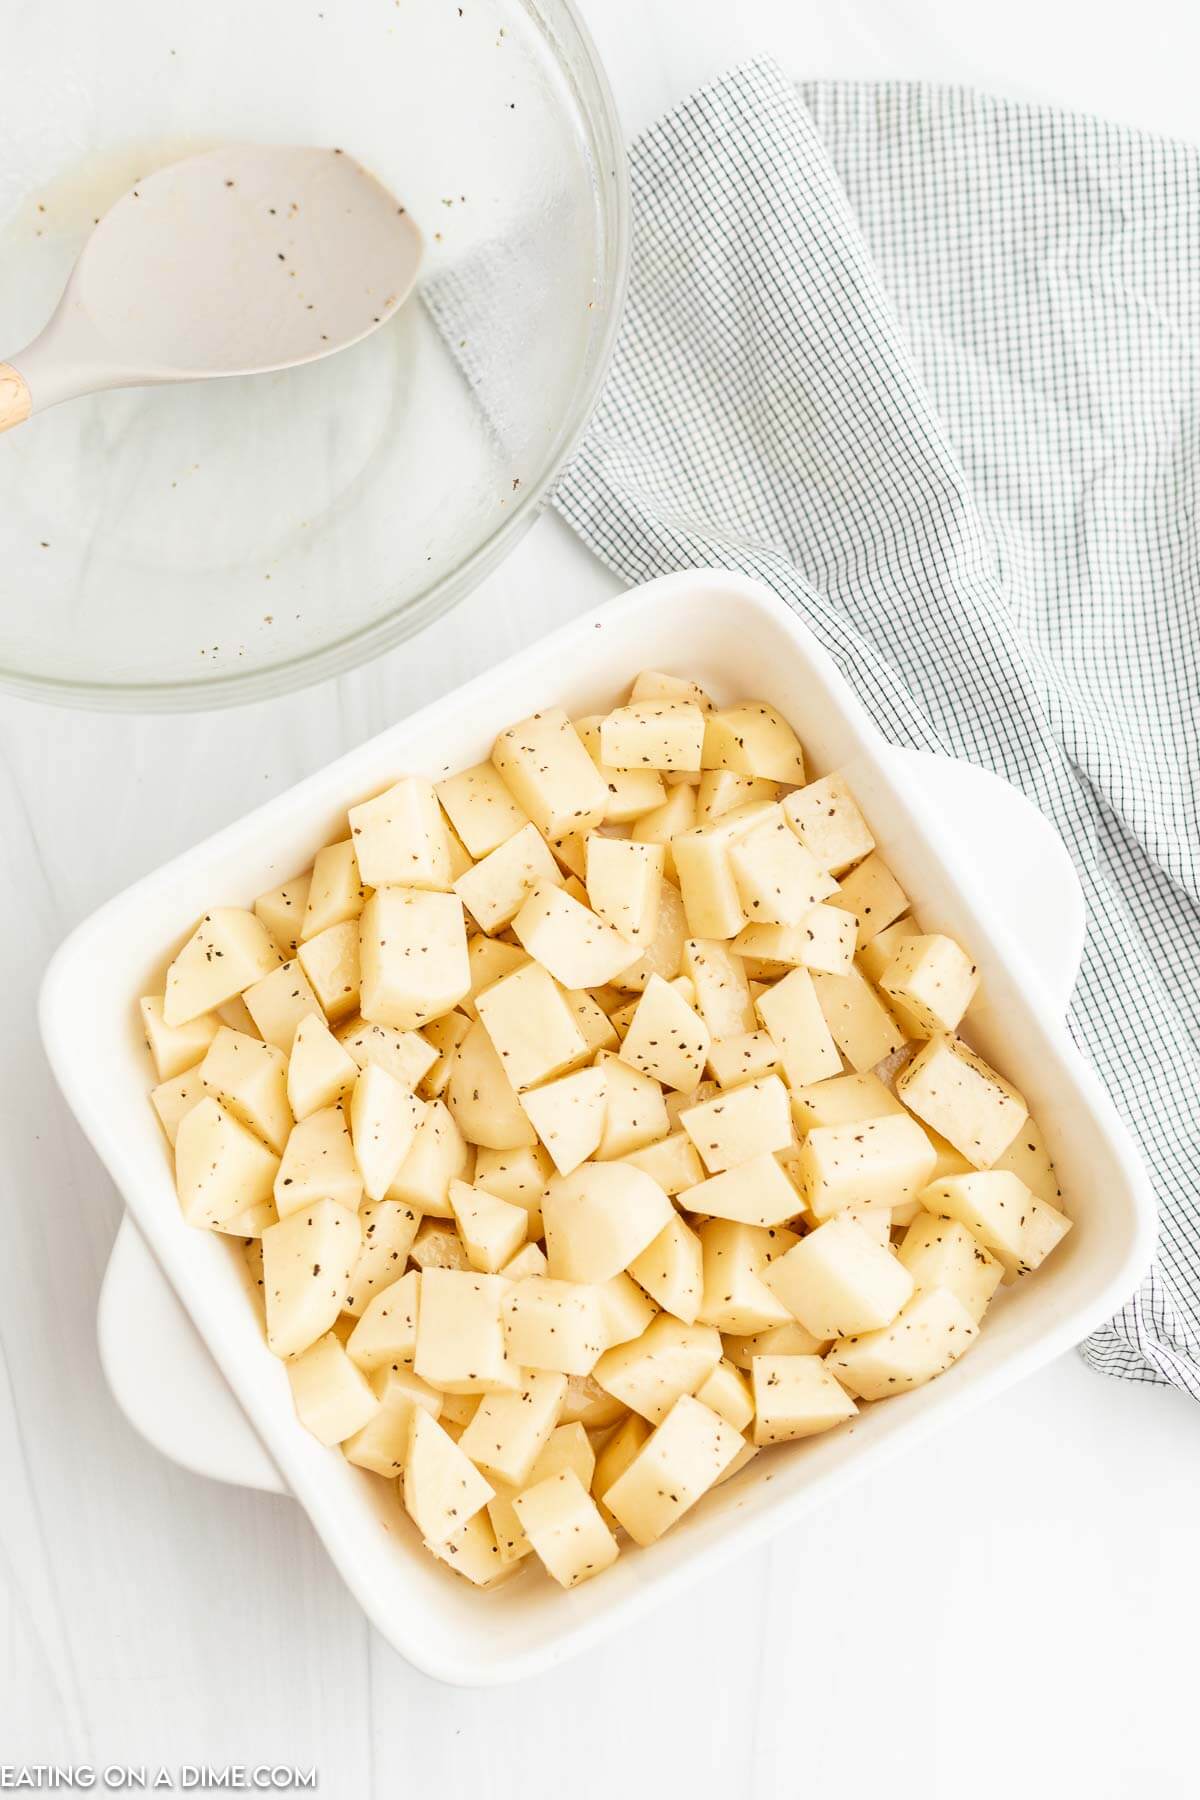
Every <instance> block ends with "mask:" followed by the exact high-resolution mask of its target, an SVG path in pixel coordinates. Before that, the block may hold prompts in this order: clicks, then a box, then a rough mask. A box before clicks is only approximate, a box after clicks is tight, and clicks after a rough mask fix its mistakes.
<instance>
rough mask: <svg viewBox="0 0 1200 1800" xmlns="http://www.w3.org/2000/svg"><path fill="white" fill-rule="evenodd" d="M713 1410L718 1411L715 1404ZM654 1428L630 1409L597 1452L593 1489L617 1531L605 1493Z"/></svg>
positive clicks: (601, 1512)
mask: <svg viewBox="0 0 1200 1800" xmlns="http://www.w3.org/2000/svg"><path fill="white" fill-rule="evenodd" d="M713 1411H714V1412H715V1411H716V1408H715V1407H714V1408H713ZM722 1416H724V1415H722ZM651 1430H652V1427H651V1426H650V1424H649V1423H648V1422H647V1421H646V1420H645V1419H643V1418H642V1416H641V1414H640V1413H632V1412H631V1413H626V1414H625V1417H624V1418H623V1419H622V1421H621V1423H620V1424H619V1425H618V1426H617V1427H616V1429H615V1431H613V1432H612V1433H611V1435H610V1436H609V1437H607V1438H606V1439H605V1441H604V1443H603V1444H602V1445H601V1447H600V1450H599V1451H598V1452H597V1455H596V1468H595V1472H594V1474H593V1476H592V1492H593V1494H594V1495H595V1496H596V1504H597V1506H598V1507H599V1508H600V1514H601V1517H602V1518H603V1519H604V1520H605V1521H606V1523H607V1524H608V1525H610V1526H611V1527H612V1529H613V1530H614V1531H616V1530H617V1529H618V1526H617V1521H616V1520H615V1519H614V1518H613V1516H612V1514H611V1513H610V1512H609V1510H608V1508H607V1506H606V1505H605V1504H604V1496H605V1494H607V1492H608V1490H609V1488H610V1487H611V1486H612V1484H613V1482H614V1481H616V1480H617V1479H618V1478H619V1477H620V1476H622V1475H623V1474H624V1473H625V1471H626V1469H627V1468H628V1467H629V1465H630V1463H631V1462H632V1461H633V1459H634V1457H635V1456H636V1455H637V1453H638V1451H639V1450H640V1449H641V1447H642V1445H643V1444H644V1443H645V1442H646V1439H647V1438H648V1437H649V1436H650V1432H651Z"/></svg>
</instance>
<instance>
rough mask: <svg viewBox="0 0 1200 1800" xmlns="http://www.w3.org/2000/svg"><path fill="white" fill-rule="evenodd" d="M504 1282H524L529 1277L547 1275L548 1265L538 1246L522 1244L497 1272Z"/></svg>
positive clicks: (543, 1252) (544, 1254) (543, 1253)
mask: <svg viewBox="0 0 1200 1800" xmlns="http://www.w3.org/2000/svg"><path fill="white" fill-rule="evenodd" d="M499 1272H500V1274H501V1275H503V1276H504V1279H505V1280H506V1281H525V1280H527V1279H528V1277H529V1276H531V1275H547V1274H549V1272H550V1264H549V1263H548V1262H547V1261H546V1252H545V1251H544V1250H543V1249H542V1246H541V1245H540V1244H522V1245H521V1248H520V1249H519V1250H518V1251H517V1254H516V1255H515V1256H512V1257H510V1258H509V1260H508V1261H507V1262H506V1263H505V1265H504V1267H503V1268H502V1269H501V1270H500V1271H499Z"/></svg>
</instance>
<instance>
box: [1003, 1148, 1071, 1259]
mask: <svg viewBox="0 0 1200 1800" xmlns="http://www.w3.org/2000/svg"><path fill="white" fill-rule="evenodd" d="M993 1173H995V1171H993ZM1070 1229H1071V1221H1070V1219H1068V1217H1067V1215H1066V1213H1064V1212H1060V1211H1059V1210H1058V1208H1057V1206H1051V1204H1050V1202H1049V1201H1048V1200H1039V1199H1038V1197H1037V1195H1036V1194H1031V1195H1030V1199H1029V1205H1028V1207H1027V1208H1026V1212H1025V1223H1024V1225H1023V1226H1022V1228H1021V1257H1020V1261H1019V1262H1018V1263H1017V1266H1016V1269H1015V1270H1014V1271H1013V1272H1012V1273H1011V1274H1006V1275H1005V1280H1006V1281H1012V1280H1015V1278H1016V1277H1017V1276H1018V1275H1029V1274H1032V1272H1033V1270H1034V1269H1039V1268H1041V1266H1042V1264H1043V1263H1044V1262H1045V1260H1046V1258H1047V1257H1048V1256H1049V1254H1050V1252H1051V1251H1052V1250H1053V1249H1054V1248H1055V1247H1056V1246H1057V1245H1058V1244H1061V1242H1062V1240H1063V1238H1065V1237H1066V1235H1067V1233H1068V1231H1070Z"/></svg>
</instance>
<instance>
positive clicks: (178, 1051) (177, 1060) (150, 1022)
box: [138, 994, 221, 1081]
mask: <svg viewBox="0 0 1200 1800" xmlns="http://www.w3.org/2000/svg"><path fill="white" fill-rule="evenodd" d="M138 1008H139V1010H140V1012H141V1015H142V1031H143V1033H144V1035H145V1039H146V1044H147V1047H148V1048H149V1051H150V1055H151V1057H152V1058H153V1059H154V1069H155V1073H156V1074H157V1076H158V1079H159V1080H160V1081H170V1080H172V1079H173V1078H174V1077H175V1076H176V1075H182V1074H183V1072H184V1071H185V1069H191V1068H194V1067H195V1065H196V1064H197V1063H198V1062H199V1061H200V1059H201V1058H202V1057H203V1055H204V1053H205V1051H206V1050H207V1049H208V1047H209V1045H210V1044H211V1043H212V1041H213V1039H214V1038H215V1037H216V1035H217V1032H218V1031H219V1030H220V1029H221V1021H220V1019H219V1018H218V1017H217V1015H216V1014H215V1013H200V1014H199V1015H198V1016H197V1017H196V1018H194V1019H189V1020H188V1021H187V1023H186V1024H184V1025H177V1026H175V1027H171V1026H170V1025H168V1024H166V1022H165V1021H164V1019H163V997H162V995H161V994H150V995H147V997H146V998H145V999H143V1000H139V1001H138Z"/></svg>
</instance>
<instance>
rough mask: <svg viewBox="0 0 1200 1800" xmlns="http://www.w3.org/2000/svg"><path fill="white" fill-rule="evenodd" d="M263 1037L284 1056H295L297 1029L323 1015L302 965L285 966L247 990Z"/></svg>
mask: <svg viewBox="0 0 1200 1800" xmlns="http://www.w3.org/2000/svg"><path fill="white" fill-rule="evenodd" d="M242 998H243V1000H244V1001H245V1003H246V1008H247V1011H248V1012H249V1014H250V1017H251V1018H252V1019H253V1020H254V1023H255V1025H256V1027H257V1028H258V1032H259V1035H260V1037H262V1038H263V1040H264V1041H265V1042H266V1043H268V1044H273V1045H274V1047H275V1049H276V1050H281V1051H282V1052H283V1054H284V1056H290V1055H291V1053H292V1044H293V1041H294V1040H295V1036H296V1027H297V1026H298V1025H299V1024H300V1022H301V1020H302V1019H305V1018H307V1017H308V1016H309V1015H310V1014H312V1013H317V1014H320V1012H321V1003H320V1001H319V1000H318V999H317V996H316V994H315V993H314V992H313V988H312V983H311V982H310V981H309V979H308V977H307V975H306V974H305V973H304V970H303V969H302V968H301V967H300V964H299V962H298V961H297V960H296V959H295V958H294V957H293V959H292V961H291V962H286V963H283V964H281V966H280V967H279V968H278V969H272V970H271V973H270V974H269V975H264V976H263V978H262V980H261V981H256V982H254V983H253V985H252V986H250V987H248V988H247V989H246V992H245V993H244V994H243V996H242Z"/></svg>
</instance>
